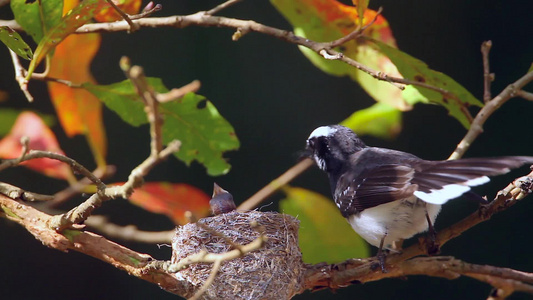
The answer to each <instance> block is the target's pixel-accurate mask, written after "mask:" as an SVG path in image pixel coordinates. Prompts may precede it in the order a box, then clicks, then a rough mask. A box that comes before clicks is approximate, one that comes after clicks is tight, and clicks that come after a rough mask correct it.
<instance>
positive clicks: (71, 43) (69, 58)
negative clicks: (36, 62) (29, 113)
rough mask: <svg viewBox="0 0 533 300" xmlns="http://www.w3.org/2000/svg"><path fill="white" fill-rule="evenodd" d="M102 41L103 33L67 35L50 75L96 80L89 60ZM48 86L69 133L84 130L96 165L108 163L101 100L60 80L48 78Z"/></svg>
mask: <svg viewBox="0 0 533 300" xmlns="http://www.w3.org/2000/svg"><path fill="white" fill-rule="evenodd" d="M76 4H77V1H65V7H64V11H68V10H70V8H71V7H73V6H75V5H76ZM100 42H101V37H100V35H99V34H96V33H91V34H77V35H76V34H73V35H70V36H68V37H67V38H65V39H64V40H63V41H62V42H61V43H60V44H59V45H58V46H57V47H56V49H55V53H54V56H53V57H52V59H51V62H50V73H49V76H51V77H55V78H62V79H65V80H69V81H72V82H76V83H83V82H90V83H95V80H94V78H93V77H92V75H91V72H90V64H91V62H92V60H93V58H94V56H95V55H96V52H97V51H98V49H99V48H100ZM48 88H49V93H50V98H51V99H52V103H53V104H54V106H55V108H56V111H57V114H58V117H59V121H60V123H61V126H62V127H63V130H65V133H66V134H67V136H69V137H72V136H74V135H76V134H85V135H86V136H87V139H88V142H89V145H90V146H91V149H92V151H93V154H94V156H95V160H96V162H97V165H98V166H103V165H105V159H104V157H105V155H106V150H107V140H106V136H105V129H104V125H103V121H102V103H101V102H100V100H98V98H96V97H95V96H94V95H93V94H91V93H90V92H88V91H86V90H85V89H79V88H71V87H69V86H66V85H64V84H60V83H55V82H49V83H48Z"/></svg>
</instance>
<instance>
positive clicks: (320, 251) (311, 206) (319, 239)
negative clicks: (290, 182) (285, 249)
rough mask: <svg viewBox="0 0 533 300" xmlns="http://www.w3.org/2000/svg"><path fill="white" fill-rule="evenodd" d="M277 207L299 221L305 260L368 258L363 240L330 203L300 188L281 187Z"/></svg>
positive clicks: (335, 260)
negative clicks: (283, 192)
mask: <svg viewBox="0 0 533 300" xmlns="http://www.w3.org/2000/svg"><path fill="white" fill-rule="evenodd" d="M284 191H285V193H286V194H287V198H285V199H283V200H281V202H280V210H281V212H283V213H287V214H291V215H293V216H295V217H297V218H298V219H299V220H300V231H299V240H300V248H301V249H302V254H303V260H304V262H306V263H311V264H313V263H319V262H327V263H337V262H341V261H343V260H346V259H349V258H354V257H368V256H370V251H369V248H368V245H367V244H366V242H365V241H364V240H363V239H362V238H361V237H359V236H358V235H357V234H356V233H355V231H354V230H353V229H352V227H351V226H350V225H349V224H348V222H346V219H344V218H343V217H342V216H341V214H340V212H339V210H338V209H337V207H336V206H335V205H334V204H333V202H332V201H331V200H329V199H327V198H325V197H324V196H322V195H320V194H317V193H314V192H311V191H309V190H306V189H303V188H292V187H291V188H286V189H284Z"/></svg>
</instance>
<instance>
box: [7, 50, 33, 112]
mask: <svg viewBox="0 0 533 300" xmlns="http://www.w3.org/2000/svg"><path fill="white" fill-rule="evenodd" d="M9 54H11V60H12V61H13V67H14V68H15V79H16V80H17V82H18V84H19V86H20V90H21V91H22V93H24V96H26V99H28V102H33V96H32V95H31V94H30V91H28V81H27V80H26V69H24V67H23V66H22V65H21V64H20V60H19V57H18V55H17V54H16V53H15V52H13V50H11V49H9Z"/></svg>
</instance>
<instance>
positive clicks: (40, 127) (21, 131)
mask: <svg viewBox="0 0 533 300" xmlns="http://www.w3.org/2000/svg"><path fill="white" fill-rule="evenodd" d="M23 136H27V137H28V138H29V139H30V142H29V149H33V150H45V151H50V152H55V153H60V154H64V153H63V151H62V150H61V148H59V143H58V142H57V139H56V137H55V135H54V133H53V132H52V130H50V128H48V127H47V126H46V124H44V122H43V121H42V120H41V118H40V117H39V116H38V115H37V114H35V113H32V112H23V113H21V114H20V115H19V116H18V118H17V120H16V121H15V124H14V125H13V127H12V128H11V131H10V133H9V134H8V135H6V136H5V137H4V138H3V139H2V140H0V157H2V158H4V159H12V158H17V157H19V156H20V154H21V151H22V145H21V144H20V139H21V138H22V137H23ZM21 165H23V166H25V167H28V168H30V169H33V170H35V171H37V172H40V173H43V174H45V175H46V176H50V177H54V178H58V179H72V178H73V176H72V173H71V171H70V168H69V167H68V166H67V165H66V164H64V163H62V162H60V161H58V160H53V159H49V158H39V159H32V160H29V161H26V162H23V163H21Z"/></svg>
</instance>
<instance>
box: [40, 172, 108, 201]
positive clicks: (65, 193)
mask: <svg viewBox="0 0 533 300" xmlns="http://www.w3.org/2000/svg"><path fill="white" fill-rule="evenodd" d="M115 172H116V167H115V166H112V165H107V166H106V167H105V169H103V168H97V169H96V170H94V171H93V174H94V176H96V177H97V178H100V180H104V179H105V178H108V177H111V176H112V175H113V174H115ZM90 184H91V180H90V179H89V178H87V177H84V178H82V179H81V180H79V181H77V182H75V183H73V184H71V185H69V186H68V187H67V188H65V189H64V190H62V191H59V192H57V193H55V194H54V200H52V201H50V202H49V203H47V207H49V208H53V207H57V206H58V205H60V204H62V203H64V202H65V201H67V200H68V199H70V198H71V197H73V196H74V195H77V194H79V193H81V192H83V190H84V188H86V187H87V186H88V185H90Z"/></svg>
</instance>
